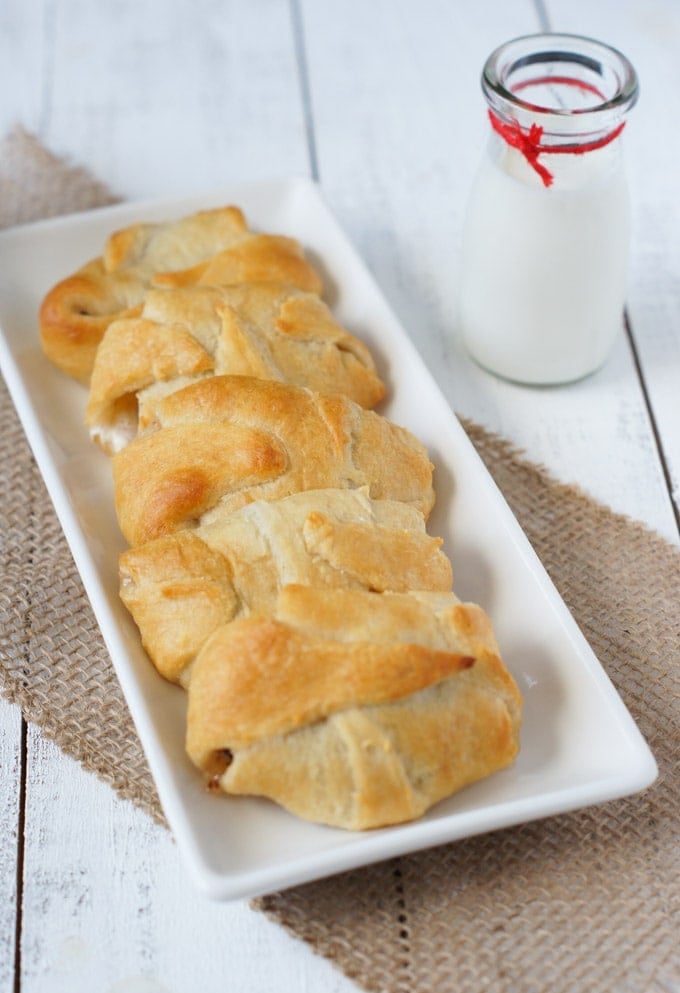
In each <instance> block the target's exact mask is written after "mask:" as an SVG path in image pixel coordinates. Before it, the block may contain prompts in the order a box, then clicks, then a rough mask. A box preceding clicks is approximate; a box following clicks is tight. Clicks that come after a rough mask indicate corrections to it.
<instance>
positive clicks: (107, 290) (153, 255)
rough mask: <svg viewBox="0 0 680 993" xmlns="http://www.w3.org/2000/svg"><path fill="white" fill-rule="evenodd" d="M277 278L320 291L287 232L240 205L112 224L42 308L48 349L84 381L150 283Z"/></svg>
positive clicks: (42, 330) (316, 278)
mask: <svg viewBox="0 0 680 993" xmlns="http://www.w3.org/2000/svg"><path fill="white" fill-rule="evenodd" d="M264 279H270V280H276V281H280V282H286V283H289V284H290V285H292V286H297V287H299V288H300V289H303V290H307V291H309V292H312V293H320V292H321V288H322V284H321V279H320V277H319V275H318V274H317V272H316V271H315V270H314V268H313V267H312V266H311V265H310V263H309V262H308V261H307V260H306V259H305V257H304V253H303V251H302V248H301V247H300V245H299V244H298V243H297V242H296V241H295V240H293V239H291V238H285V237H282V236H278V235H269V234H255V233H253V232H252V231H250V230H249V229H248V226H247V223H246V220H245V217H244V215H243V212H242V211H241V210H240V209H239V208H238V207H221V208H217V209H215V210H203V211H198V212H197V213H195V214H191V215H189V216H188V217H184V218H182V219H180V220H177V221H171V222H166V223H161V224H135V225H132V226H130V227H128V228H124V229H123V230H121V231H117V232H116V233H114V234H113V235H111V237H110V238H109V239H108V241H107V242H106V245H105V246H104V251H103V254H102V255H101V257H99V258H96V259H93V260H92V261H90V262H88V263H87V264H86V265H84V266H83V267H82V268H81V269H79V270H78V271H77V272H75V273H73V274H72V275H70V276H68V277H67V278H66V279H64V280H62V281H60V282H59V283H57V284H56V286H54V287H52V289H51V290H50V291H49V292H48V293H47V295H46V297H45V299H44V300H43V302H42V305H41V308H40V337H41V342H42V347H43V350H44V352H45V354H46V355H47V357H48V358H49V359H50V360H51V361H52V362H54V363H55V365H57V366H59V368H60V369H62V370H63V371H64V372H66V373H68V374H69V375H70V376H73V377H75V378H76V379H78V380H80V381H81V382H83V383H87V382H88V381H89V378H90V374H91V371H92V366H93V364H94V359H95V355H96V352H97V347H98V345H99V342H100V341H101V339H102V337H103V335H104V332H105V331H106V329H107V327H108V326H109V324H110V323H111V322H112V321H113V320H116V319H119V318H123V317H132V316H135V315H137V314H138V313H139V308H140V307H141V305H142V303H143V301H144V297H145V294H146V292H147V290H148V289H149V287H150V286H152V285H159V286H166V287H167V286H188V285H192V284H193V283H196V282H198V281H203V282H205V283H210V282H213V283H216V284H219V285H227V284H231V283H242V282H249V281H253V280H257V281H260V280H264Z"/></svg>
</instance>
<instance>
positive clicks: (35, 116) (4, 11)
mask: <svg viewBox="0 0 680 993" xmlns="http://www.w3.org/2000/svg"><path fill="white" fill-rule="evenodd" d="M52 7H53V3H52V2H51V0H26V2H25V3H3V4H2V5H1V6H0V92H1V93H2V94H3V98H2V100H1V101H0V135H4V134H5V133H6V132H7V131H9V130H10V128H12V127H14V125H16V124H23V126H24V127H26V128H28V129H29V130H32V131H36V132H37V131H39V130H40V128H41V125H42V109H43V106H44V92H43V79H44V72H45V62H46V59H47V57H48V52H49V49H50V45H49V33H50V29H49V22H50V11H51V9H52Z"/></svg>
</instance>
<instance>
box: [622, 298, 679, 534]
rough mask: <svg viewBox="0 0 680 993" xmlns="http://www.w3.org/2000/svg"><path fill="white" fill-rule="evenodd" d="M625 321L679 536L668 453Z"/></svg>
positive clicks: (631, 331)
mask: <svg viewBox="0 0 680 993" xmlns="http://www.w3.org/2000/svg"><path fill="white" fill-rule="evenodd" d="M623 321H624V326H625V329H626V337H627V338H628V344H629V345H630V350H631V354H632V356H633V362H634V364H635V371H636V373H637V377H638V380H639V382H640V389H641V391H642V398H643V400H644V404H645V409H646V411H647V416H648V418H649V423H650V426H651V429H652V435H653V437H654V444H655V446H656V452H657V455H658V456H659V462H660V463H661V471H662V473H663V478H664V481H665V483H666V489H667V490H668V496H669V498H670V502H671V510H672V511H673V516H674V518H675V526H676V527H677V529H678V534H680V507H679V506H678V505H677V504H676V502H675V495H674V488H673V479H672V476H671V471H670V468H669V465H668V460H667V459H666V453H665V451H664V447H663V443H662V441H661V434H660V433H659V429H658V426H657V423H656V417H655V416H654V408H653V407H652V402H651V400H650V397H649V391H648V389H647V383H646V382H645V377H644V374H643V372H642V363H641V362H640V356H639V354H638V350H637V345H636V344H635V338H634V337H633V329H632V326H631V322H630V318H629V316H628V311H624V315H623Z"/></svg>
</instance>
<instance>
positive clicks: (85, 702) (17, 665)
mask: <svg viewBox="0 0 680 993" xmlns="http://www.w3.org/2000/svg"><path fill="white" fill-rule="evenodd" d="M112 199H113V198H112V197H111V195H110V193H109V192H108V191H106V190H105V189H104V188H103V187H102V186H101V185H100V184H98V183H96V182H95V181H94V180H93V179H92V178H91V177H89V176H88V175H87V174H86V173H84V172H82V170H78V169H73V168H71V167H69V166H67V165H65V164H64V163H62V162H60V161H59V160H58V159H55V158H53V157H52V156H51V155H49V153H47V152H46V151H45V150H44V149H43V148H42V147H41V146H40V144H39V143H38V142H36V141H35V139H33V138H32V137H31V136H30V135H27V134H26V133H25V132H22V131H15V132H13V133H12V134H11V135H10V136H9V137H8V138H7V139H5V141H4V142H3V143H2V144H1V145H0V224H2V225H7V224H10V223H17V222H19V221H27V220H30V219H34V218H37V217H41V216H47V215H48V214H58V213H65V212H67V211H69V210H74V209H77V208H78V209H79V208H88V207H92V206H95V205H97V204H101V203H103V202H110V201H111V200H112ZM465 427H466V430H467V431H468V434H469V436H470V438H471V439H472V441H473V443H474V444H475V446H476V447H477V449H478V451H479V452H480V454H481V455H482V458H483V459H484V461H485V462H486V464H487V466H488V468H489V470H490V471H491V473H492V475H493V476H494V478H495V479H496V481H497V482H498V484H499V486H500V488H501V490H502V491H503V492H504V494H505V496H506V498H507V499H508V501H509V503H510V505H511V507H512V509H513V511H514V512H515V514H516V515H517V517H518V519H519V521H520V523H521V524H522V526H523V528H524V529H525V531H526V533H527V535H528V537H529V539H530V540H531V542H532V543H533V545H534V546H535V548H536V550H537V551H538V554H539V555H540V557H541V559H542V560H543V562H544V564H545V566H546V568H547V569H548V571H549V572H550V574H551V576H552V578H553V580H554V581H555V582H556V584H557V586H558V588H559V590H560V592H561V594H562V596H563V597H564V599H565V600H566V602H567V604H568V605H569V607H570V608H571V610H572V611H573V613H574V615H575V617H576V619H577V621H578V622H579V624H580V625H581V627H582V629H583V631H584V633H585V635H586V637H587V638H588V639H589V641H590V643H591V644H592V646H593V648H594V650H595V652H596V654H597V655H598V656H599V658H600V659H601V661H602V663H603V665H604V666H605V668H606V670H607V672H608V673H609V675H610V677H611V678H612V680H613V681H614V683H615V685H616V686H617V688H618V690H619V692H620V693H621V695H622V697H623V699H624V701H625V703H626V705H627V706H628V708H629V709H630V711H631V713H632V714H633V716H634V717H635V719H636V720H637V722H638V725H639V727H640V729H641V731H642V733H643V734H644V735H645V736H646V738H647V740H648V741H649V743H650V745H651V747H652V749H653V751H654V753H655V755H656V758H657V761H658V763H659V768H660V776H659V779H658V781H657V782H656V783H655V785H654V786H653V787H651V788H650V789H649V790H647V791H645V792H644V793H643V794H640V795H637V796H635V797H631V798H628V799H625V800H621V801H617V802H612V803H608V804H605V805H602V806H599V807H596V808H592V809H589V810H585V811H581V812H577V813H573V814H569V815H566V816H562V817H559V818H551V819H548V820H544V821H540V822H535V823H531V824H527V825H524V826H521V827H518V828H513V829H511V830H506V831H501V832H496V833H494V834H491V835H486V836H483V837H480V838H472V839H469V840H466V841H462V842H458V843H456V844H452V845H448V846H444V847H441V848H437V849H433V850H431V851H427V852H422V853H419V854H416V855H413V856H409V857H405V858H400V859H396V860H392V861H390V862H385V863H382V864H380V865H376V866H372V867H369V868H367V869H362V870H357V871H354V872H351V873H346V874H344V875H342V876H338V877H334V878H332V879H329V880H323V881H320V882H317V883H313V884H309V885H307V886H304V887H299V888H297V889H294V890H289V891H287V892H285V893H281V894H275V895H273V896H269V897H266V898H263V899H260V900H258V901H255V906H257V907H258V908H259V909H260V910H262V911H263V912H264V913H266V914H267V915H269V916H270V917H271V918H273V919H274V920H276V921H278V922H279V923H280V924H282V925H284V926H285V927H286V928H288V929H289V930H290V931H291V932H292V933H293V934H295V935H296V936H298V937H301V938H303V939H304V940H305V941H307V942H308V943H309V944H310V945H311V946H312V948H314V949H315V950H316V951H317V952H319V953H321V954H323V955H325V956H326V957H328V958H329V959H331V960H332V961H333V962H335V963H336V964H337V965H338V966H339V967H340V968H341V969H343V970H344V971H345V973H347V974H348V975H349V976H351V977H353V978H354V979H355V980H356V981H357V982H358V983H359V984H361V985H363V986H364V987H365V988H366V989H367V990H371V991H376V993H377V991H380V993H416V991H417V993H431V991H432V993H434V991H436V993H548V991H550V993H586V991H587V993H599V991H601V993H612V991H617V993H623V991H626V993H678V990H679V989H680V952H679V943H678V933H679V927H678V925H679V924H680V911H679V907H678V903H679V899H680V898H679V896H678V884H679V881H680V871H679V870H680V836H679V835H680V832H679V830H678V825H679V823H680V799H679V796H678V778H679V776H678V757H679V753H680V747H679V745H680V733H679V727H678V725H679V723H680V721H679V719H678V699H679V692H678V690H679V682H680V680H679V677H678V672H679V665H678V663H679V662H680V658H679V654H680V621H679V616H678V598H679V594H680V554H678V551H677V550H676V549H675V548H673V547H671V546H670V545H669V544H668V543H666V542H665V541H663V540H662V539H661V538H659V537H658V536H656V535H654V534H652V533H650V532H649V531H648V530H647V529H646V528H644V527H643V526H642V525H640V524H637V523H635V522H631V521H629V520H627V519H625V518H623V517H621V516H618V515H616V514H614V513H612V512H611V511H609V510H608V509H606V508H605V507H602V506H600V505H599V504H597V503H595V502H594V501H592V500H590V499H589V498H587V497H586V496H585V495H584V494H583V493H581V492H580V491H578V490H577V489H575V488H573V487H569V486H564V485H562V484H560V483H558V482H557V481H555V480H554V479H552V478H551V477H550V476H549V475H547V474H546V473H545V472H544V471H543V470H542V469H540V468H539V467H537V466H536V465H533V464H532V463H530V462H529V461H527V460H526V459H525V458H524V457H522V456H521V454H519V453H517V452H516V451H514V450H513V449H512V448H511V447H510V446H509V445H508V444H507V443H506V442H504V441H503V440H502V439H500V438H498V437H497V436H495V435H492V434H490V433H489V432H487V431H485V430H484V429H482V428H481V427H479V426H477V425H474V424H470V423H466V424H465ZM0 540H1V542H2V545H1V549H0V569H1V571H2V583H1V589H0V684H1V687H2V692H3V694H4V695H5V696H6V697H7V698H8V699H10V700H13V701H16V702H17V703H19V704H20V706H21V708H22V711H23V713H24V716H25V718H26V719H27V720H28V721H32V722H35V723H36V724H38V725H39V726H40V727H41V728H42V730H43V732H44V733H45V734H46V735H47V736H49V737H50V738H52V739H53V740H54V741H56V742H57V743H58V744H59V745H60V747H61V748H62V749H63V750H64V751H65V752H67V753H68V754H69V755H72V756H75V757H76V758H77V759H78V760H79V761H80V762H81V763H82V764H83V765H84V766H85V767H86V768H87V769H90V770H92V771H94V772H95V773H96V774H97V775H98V776H100V777H101V778H102V779H104V780H106V781H107V782H109V783H110V784H111V786H112V787H113V788H114V789H115V790H116V791H117V792H118V793H119V794H120V795H121V796H123V797H126V798H129V799H130V800H132V801H134V802H135V803H136V804H138V805H139V806H140V807H143V808H144V809H145V810H146V811H147V812H148V813H149V814H150V815H151V816H152V817H154V818H156V819H157V820H162V819H163V816H162V813H161V811H160V808H159V805H158V800H157V798H156V794H155V791H154V787H153V783H152V781H151V778H150V775H149V772H148V769H147V767H146V763H145V760H144V758H143V755H142V751H141V748H140V745H139V742H138V740H137V738H136V735H135V733H134V730H133V728H132V724H131V721H130V718H129V715H128V712H127V709H126V706H125V703H124V701H123V698H122V694H121V691H120V689H119V686H118V683H117V681H116V678H115V676H114V674H113V670H112V668H111V666H110V664H109V660H108V657H107V654H106V651H105V649H104V646H103V643H102V641H101V638H100V635H99V632H98V628H97V625H96V623H95V621H94V618H93V615H92V612H91V610H90V607H89V605H88V602H87V600H86V597H85V594H84V592H83V589H82V585H81V582H80V579H79V577H78V575H77V572H76V570H75V567H74V565H73V561H72V559H71V556H70V553H69V551H68V548H67V545H66V542H65V540H64V538H63V536H62V533H61V530H60V527H59V524H58V522H57V520H56V517H55V515H54V513H53V511H52V508H51V505H50V502H49V498H48V496H47V493H46V491H45V488H44V486H43V483H42V480H41V478H40V475H39V473H38V471H37V469H36V467H35V464H34V462H33V459H32V457H31V455H30V452H29V450H28V447H27V444H26V442H25V439H24V435H23V432H22V430H21V427H20V426H19V423H18V420H17V418H16V415H15V413H14V410H13V407H12V405H11V402H10V400H9V398H8V396H7V393H6V390H5V389H4V386H3V387H2V389H0ZM44 577H48V578H49V582H48V583H46V582H45V581H44Z"/></svg>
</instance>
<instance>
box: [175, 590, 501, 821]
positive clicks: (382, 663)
mask: <svg viewBox="0 0 680 993" xmlns="http://www.w3.org/2000/svg"><path fill="white" fill-rule="evenodd" d="M188 695H189V706H188V717H187V751H188V754H189V756H190V758H191V759H192V761H193V762H194V763H195V764H196V765H197V766H198V768H199V769H201V770H202V771H203V772H204V774H205V775H206V777H207V779H208V780H209V782H210V783H211V785H212V786H213V787H214V788H218V789H221V790H223V791H225V792H226V793H230V794H254V795H259V796H265V797H269V798H271V799H272V800H275V801H276V802H277V803H279V804H281V805H282V806H284V807H286V808H287V809H288V810H290V811H292V812H293V813H295V814H296V815H298V816H299V817H303V818H306V819H309V820H313V821H317V822H321V823H325V824H330V825H334V826H336V827H341V828H348V829H354V830H363V829H366V828H374V827H380V826H383V825H388V824H395V823H398V822H402V821H408V820H411V819H412V818H415V817H418V816H420V815H421V814H422V813H423V812H424V811H425V810H427V809H428V808H429V807H430V806H431V805H432V804H434V803H436V802H437V801H439V800H441V799H443V798H444V797H446V796H449V795H450V794H451V793H453V792H454V791H456V790H458V789H460V788H461V787H463V786H465V785H467V784H468V783H471V782H474V781H475V780H477V779H480V778H482V777H484V776H487V775H489V774H490V773H492V772H496V771H498V770H499V769H502V768H504V767H505V766H507V765H509V764H510V763H511V762H512V760H513V759H514V757H515V755H516V754H517V750H518V735H519V726H520V696H519V692H518V690H517V687H516V685H515V683H514V681H513V679H512V677H511V676H510V674H509V673H508V671H507V670H506V668H505V666H504V665H503V663H502V661H501V659H500V657H499V655H498V649H497V646H496V643H495V640H494V636H493V632H492V630H491V625H490V623H489V621H488V618H487V617H486V615H485V614H484V612H483V611H482V610H481V608H480V607H478V606H476V605H473V604H461V603H460V602H458V601H457V600H456V598H455V596H453V594H426V593H404V594H389V593H383V594H377V593H366V592H358V591H329V590H324V591H320V590H315V589H310V588H306V587H301V586H289V587H286V588H284V589H283V590H282V592H281V594H280V597H279V601H278V604H277V608H276V612H275V615H274V616H273V617H261V616H255V615H253V616H251V617H248V618H244V619H242V620H237V621H235V622H233V623H232V624H227V625H225V626H223V627H221V628H219V629H218V630H217V631H216V632H215V634H214V635H213V636H212V637H211V638H210V639H209V640H208V642H207V643H206V645H205V646H204V648H203V649H202V651H201V652H200V654H199V656H198V658H197V660H196V663H195V665H194V668H193V671H192V678H191V682H190V684H189V689H188Z"/></svg>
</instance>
